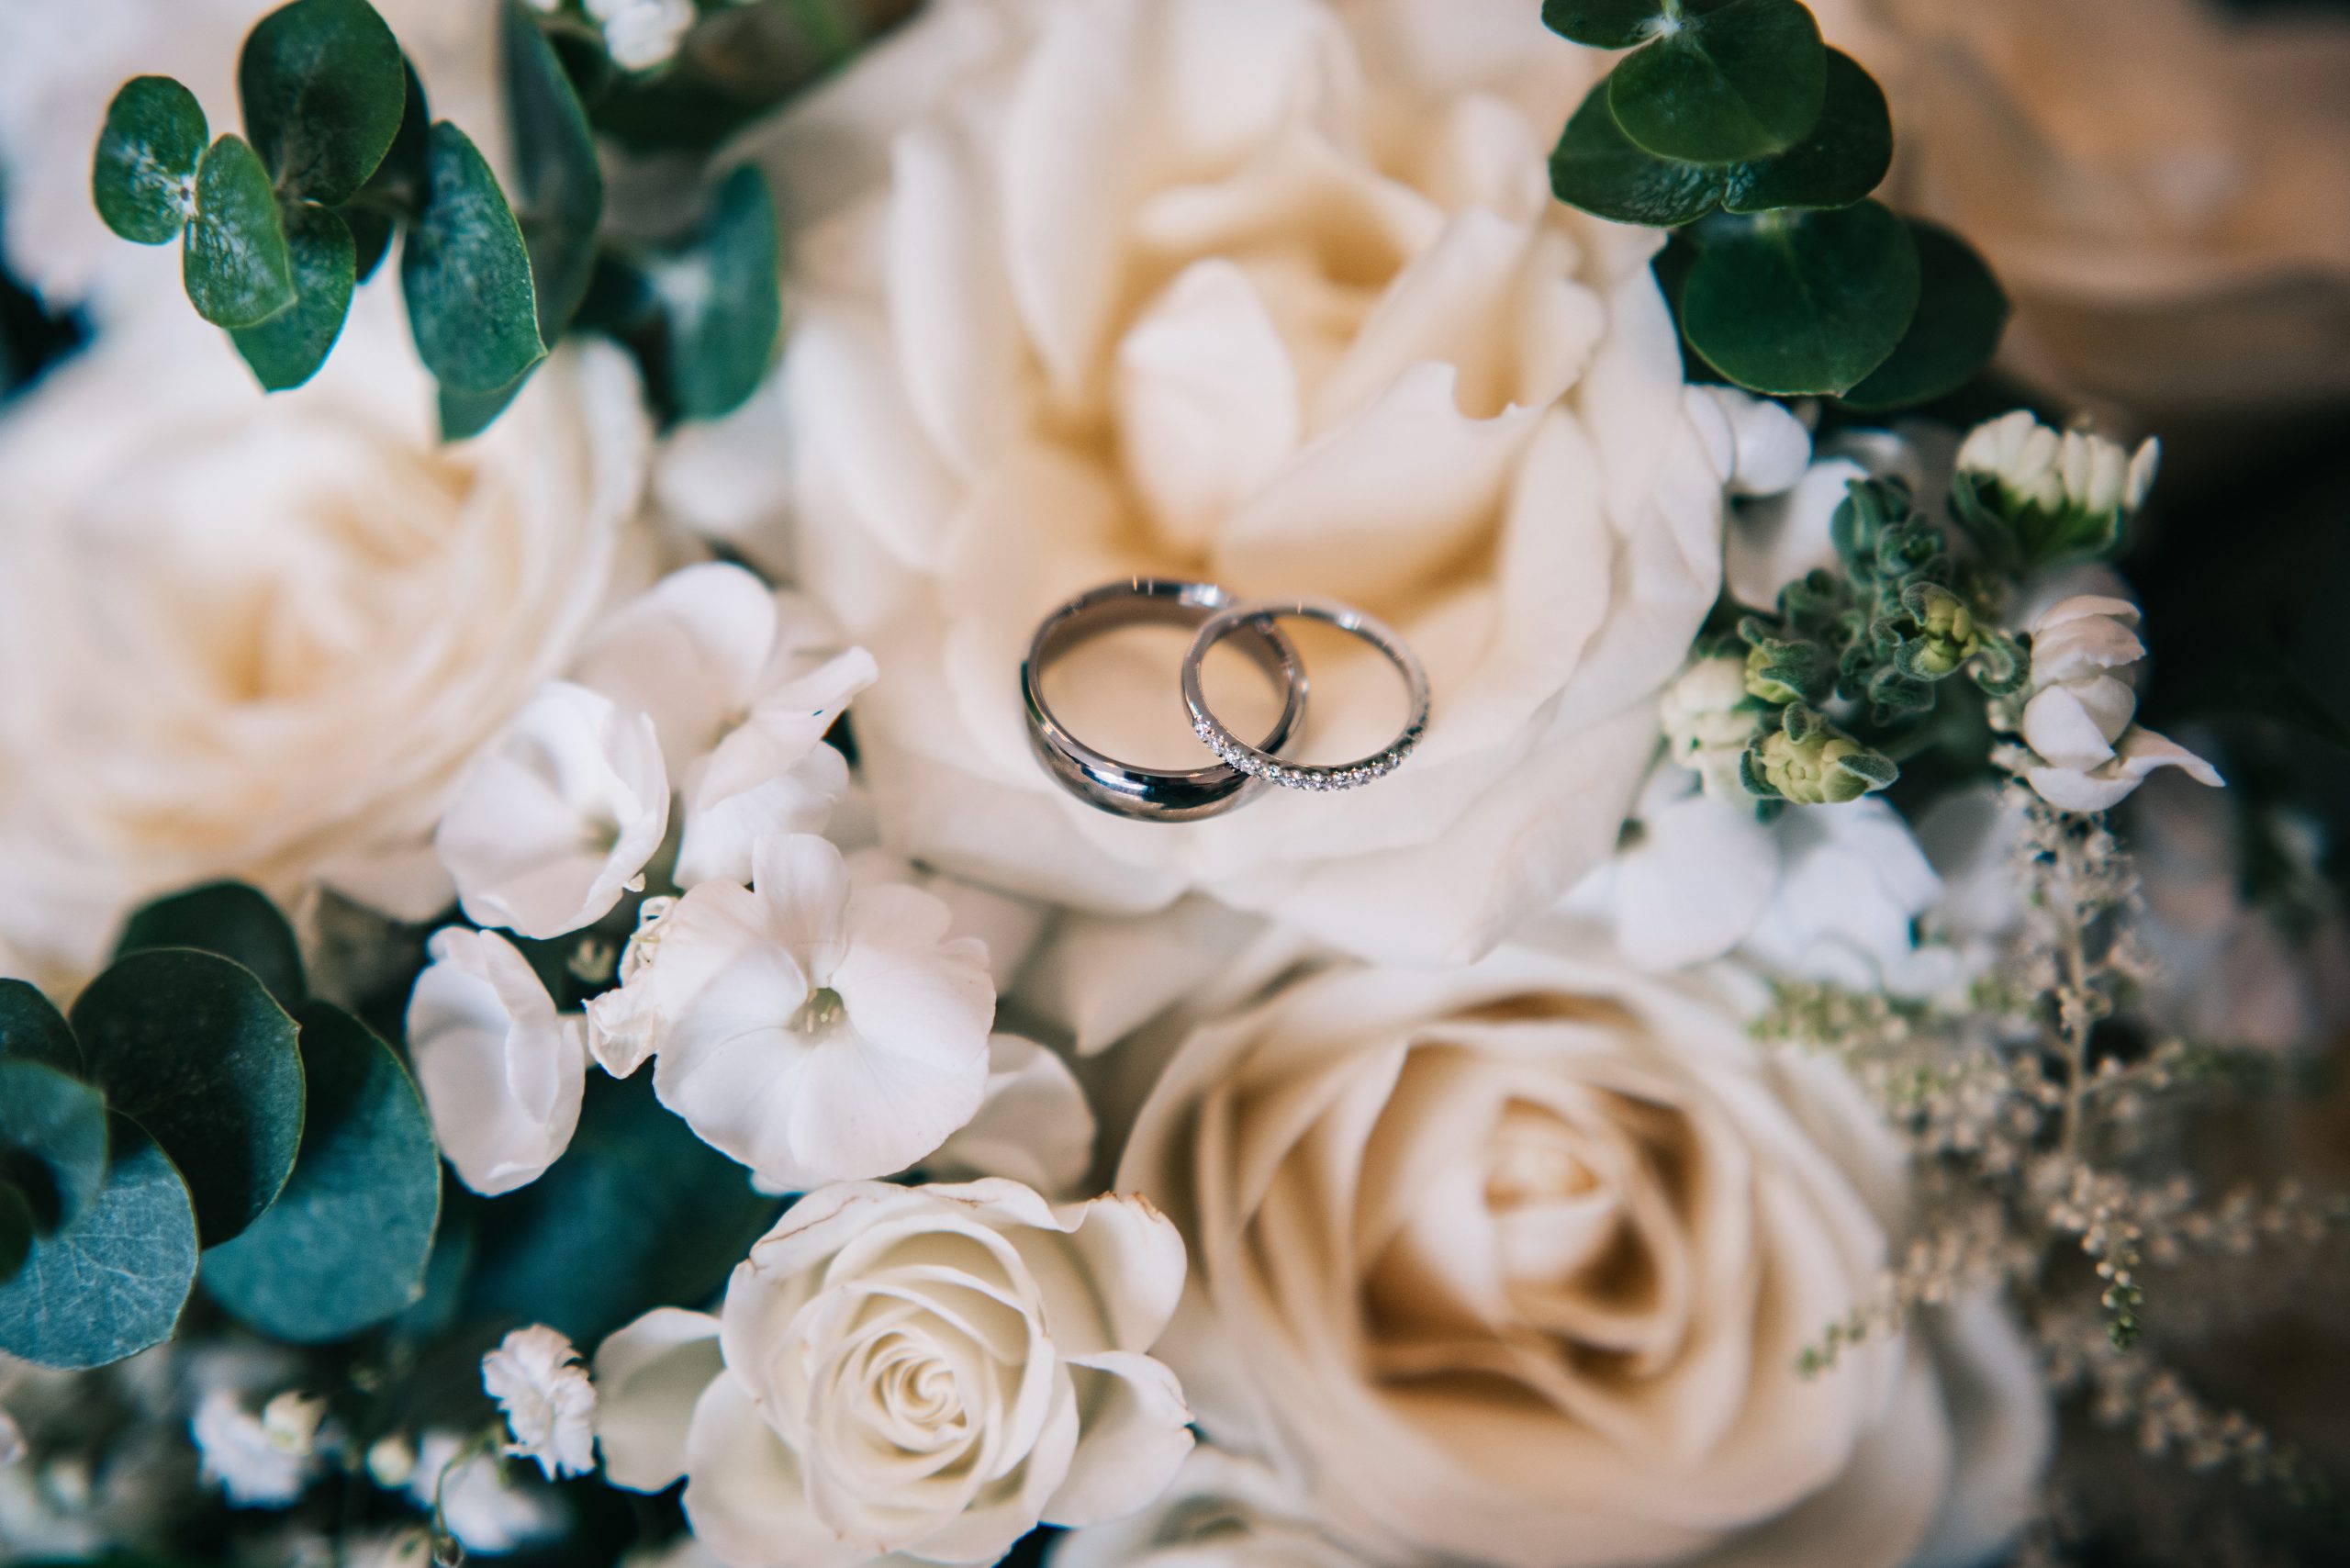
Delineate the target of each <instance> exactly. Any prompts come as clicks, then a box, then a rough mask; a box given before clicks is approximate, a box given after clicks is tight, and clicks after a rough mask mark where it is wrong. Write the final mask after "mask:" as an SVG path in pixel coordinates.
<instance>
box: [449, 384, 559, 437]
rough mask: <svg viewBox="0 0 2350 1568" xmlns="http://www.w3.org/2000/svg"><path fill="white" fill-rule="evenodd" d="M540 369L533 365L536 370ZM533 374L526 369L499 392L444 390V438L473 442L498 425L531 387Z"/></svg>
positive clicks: (450, 388)
mask: <svg viewBox="0 0 2350 1568" xmlns="http://www.w3.org/2000/svg"><path fill="white" fill-rule="evenodd" d="M536 368H537V366H535V365H533V366H532V370H535V369H536ZM530 381H531V371H530V370H526V371H524V372H523V373H522V374H521V375H519V376H516V377H515V378H514V379H513V380H512V381H510V382H509V383H507V384H506V385H505V386H501V387H499V388H498V390H497V391H495V392H460V391H457V390H456V389H455V388H454V387H450V386H443V387H442V388H441V397H440V404H441V439H442V441H471V440H472V439H473V438H474V437H475V436H477V435H479V434H481V432H482V431H486V430H487V429H488V428H489V427H490V426H491V425H492V424H494V423H495V422H497V420H498V415H500V414H502V413H504V412H505V411H506V410H507V409H508V408H509V406H510V405H511V404H512V403H513V401H514V399H515V398H519V397H520V396H521V395H522V388H523V387H525V386H529V385H530Z"/></svg>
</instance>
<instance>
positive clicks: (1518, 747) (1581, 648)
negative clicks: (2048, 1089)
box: [746, 0, 1723, 960]
mask: <svg viewBox="0 0 2350 1568" xmlns="http://www.w3.org/2000/svg"><path fill="white" fill-rule="evenodd" d="M1603 63H1604V61H1603V58H1602V57H1600V56H1597V55H1594V54H1590V53H1588V52H1586V51H1584V50H1579V49H1578V48H1576V47H1575V46H1573V45H1571V44H1568V43H1566V42H1565V41H1563V40H1562V39H1559V38H1557V37H1555V36H1554V35H1551V34H1550V33H1548V32H1546V31H1545V30H1544V29H1543V28H1542V27H1541V25H1540V21H1539V6H1533V5H1531V4H1527V3H1526V0H1404V3H1401V4H1395V5H1390V6H1381V7H1371V6H1336V5H1330V4H1325V3H1324V0H1049V3H1046V4H1041V5H1033V6H1030V5H1014V4H1010V3H1008V0H948V3H946V4H943V5H939V6H934V7H932V8H931V9H930V11H929V12H928V13H927V14H926V15H925V16H924V17H923V19H921V20H920V21H918V22H916V23H914V24H912V26H910V27H909V28H907V29H906V30H905V31H904V32H902V33H901V35H899V36H898V38H897V39H894V40H893V41H892V42H890V43H888V44H885V45H884V46H882V47H881V48H880V49H878V50H875V51H874V53H873V54H872V55H871V56H870V57H869V58H868V59H867V60H866V61H864V62H860V63H859V64H858V66H857V67H856V69H855V70H853V71H852V72H850V73H848V75H847V76H845V78H844V79H843V80H842V81H841V82H840V83H838V84H835V85H834V86H833V87H831V88H829V89H827V90H826V91H823V92H822V93H819V94H816V95H812V96H811V98H810V99H809V100H808V101H807V102H806V104H805V106H802V107H800V108H799V109H797V110H795V112H793V113H792V114H791V115H789V116H788V117H787V118H784V119H783V120H781V121H780V122H778V125H777V126H776V127H775V128H773V129H771V130H770V131H767V132H765V133H762V135H761V136H760V137H759V138H757V139H756V140H755V141H754V142H753V143H752V144H750V146H749V147H748V148H747V149H746V155H748V156H754V157H756V158H757V159H758V161H759V162H761V164H762V165H763V166H764V167H765V168H766V169H767V171H769V173H770V174H772V175H773V177H774V179H775V180H776V182H777V183H778V185H779V187H780V188H781V192H782V200H783V206H784V207H785V209H786V210H787V211H789V212H791V213H793V214H794V215H795V217H796V218H797V219H798V222H797V224H796V232H797V236H798V240H797V250H796V255H795V258H794V261H793V263H792V276H793V278H794V280H795V282H796V283H797V286H798V292H797V295H796V298H795V306H796V309H795V319H796V320H797V322H798V325H797V327H796V329H795V330H794V332H793V335H792V338H791V342H790V343H789V351H788V353H787V366H786V373H787V375H788V376H789V420H788V421H787V422H788V424H789V429H790V432H791V435H792V438H793V440H792V452H791V458H790V462H791V466H792V470H793V474H794V479H795V483H796V487H797V495H798V509H799V522H800V528H799V538H798V541H797V549H798V552H799V559H800V566H801V569H802V571H803V573H804V575H805V577H806V581H807V584H808V586H809V588H811V591H813V592H814V593H815V594H816V595H817V596H818V597H819V598H821V599H823V600H825V601H826V602H827V604H828V606H829V607H830V608H831V609H832V610H834V613H835V614H836V615H837V616H838V617H839V618H840V619H841V620H842V621H843V622H844V623H845V626H846V628H847V630H848V631H849V633H851V634H852V635H854V636H855V637H856V639H857V640H858V641H860V642H862V643H863V644H865V645H866V646H867V647H869V648H870V649H871V650H872V651H873V654H874V655H875V657H876V659H877V660H878V662H879V665H880V667H881V669H882V670H883V672H884V678H883V679H882V680H881V681H880V683H879V684H878V685H877V686H876V687H875V688H874V689H873V690H872V691H871V692H870V693H868V694H867V696H865V697H863V698H861V699H860V700H859V703H858V708H857V737H858V742H859V745H860V747H861V749H862V753H863V756H864V760H865V766H866V768H867V773H868V774H869V776H870V778H871V781H872V784H873V787H874V791H875V800H876V805H877V809H878V812H879V814H880V818H881V822H882V825H883V828H884V832H885V836H886V837H888V839H889V840H890V843H891V844H892V846H895V847H899V848H902V849H904V850H905V851H907V852H908V853H910V854H912V855H913V856H914V857H918V858H920V859H923V860H925V861H928V862H930V863H933V864H936V865H939V866H942V867H945V868H949V869H952V870H955V871H957V873H959V874H963V875H968V876H971V877H974V878H977V879H982V880H986V881H990V882H993V883H995V884H997V885H1000V886H1002V887H1006V888H1009V889H1013V890H1019V891H1022V892H1026V893H1031V894H1035V895H1039V896H1044V897H1048V898H1051V899H1055V900H1058V901H1064V902H1075V903H1079V904H1081V905H1085V906H1088V907H1091V908H1094V909H1098V910H1102V911H1109V912H1129V913H1132V912H1140V911H1145V910H1149V909H1154V908H1158V907H1162V906H1164V905H1167V904H1169V903H1170V902H1173V901H1174V900H1176V899H1177V898H1178V897H1179V896H1181V894H1182V893H1184V892H1185V891H1187V890H1206V891H1207V892H1209V893H1211V894H1213V895H1214V896H1215V897H1217V898H1219V899H1221V900H1224V901H1225V902H1227V903H1229V904H1232V905H1237V906H1239V907H1242V908H1245V909H1251V910H1267V909H1276V908H1277V909H1278V910H1279V912H1280V913H1281V916H1282V918H1284V919H1287V920H1292V921H1295V922H1299V923H1301V924H1304V925H1305V926H1307V927H1310V928H1311V929H1313V930H1314V931H1315V932H1316V933H1318V934H1319V935H1322V936H1324V937H1325V938H1326V939H1327V940H1330V941H1332V942H1335V943H1337V944H1339V945H1341V946H1346V947H1348V948H1349V949H1352V950H1355V951H1358V952H1363V953H1369V954H1378V955H1390V956H1395V957H1399V958H1410V959H1416V960H1427V959H1435V958H1448V957H1449V958H1461V957H1466V956H1471V955H1473V954H1475V953H1477V952H1479V951H1482V950H1483V949H1484V948H1485V947H1487V946H1490V945H1491V944H1492V943H1493V942H1494V940H1496V939H1497V938H1498V936H1499V935H1501V934H1502V933H1503V932H1504V931H1505V930H1506V928H1507V927H1508V926H1509V925H1510V924H1512V923H1513V922H1514V921H1515V920H1516V918H1517V917H1518V916H1520V915H1521V914H1523V913H1526V912H1527V910H1529V909H1532V908H1535V907H1538V906H1539V905H1540V904H1542V903H1544V902H1547V901H1548V900H1549V899H1550V898H1551V897H1553V896H1555V895H1556V894H1557V893H1558V892H1559V891H1560V890H1561V889H1562V888H1564V887H1565V886H1567V885H1568V884H1569V883H1570V882H1572V880H1573V879H1574V878H1575V877H1576V876H1577V875H1578V874H1580V873H1581V872H1582V871H1583V870H1584V869H1586V868H1589V866H1590V865H1592V864H1593V863H1594V862H1595V861H1596V860H1597V859H1598V858H1599V857H1601V856H1602V855H1604V854H1605V853H1606V850H1607V849H1608V848H1609V847H1610V846H1612V845H1613V843H1614V842H1615V837H1616V832H1617V825H1618V823H1620V822H1621V821H1622V819H1623V814H1624V808H1625V806H1626V805H1627V804H1628V801H1630V799H1631V796H1632V793H1633V790H1634V789H1635V788H1636V787H1637V785H1638V784H1639V778H1640V775H1641V773H1642V772H1643V770H1644V768H1645V767H1646V765H1647V762H1648V759H1649V756H1650V753H1651V747H1652V745H1653V744H1654V741H1655V723H1654V718H1653V704H1652V703H1651V701H1650V699H1651V696H1652V694H1653V692H1654V691H1655V689H1657V687H1659V686H1660V685H1661V684H1662V682H1663V681H1664V680H1665V679H1666V678H1668V677H1670V676H1671V675H1672V674H1673V670H1674V668H1675V667H1676V666H1677V665H1678V664H1679V662H1680V660H1681V658H1682V656H1683V655H1684V653H1685V651H1686V649H1687V647H1688V644H1689V641H1690V638H1691V636H1692V635H1693V633H1695V631H1696V629H1697V626H1698V623H1699V621H1700V619H1701V618H1702V616H1703V615H1704V613H1705V610H1706V609H1707V606H1708V605H1709V604H1710V603H1711V602H1712V599H1713V597H1714V591H1715V586H1716V582H1717V579H1718V569H1719V557H1720V544H1719V528H1720V491H1721V484H1722V479H1723V475H1722V474H1721V473H1720V472H1719V471H1718V469H1717V467H1716V465H1715V463H1714V460H1713V458H1712V457H1710V456H1709V455H1708V454H1707V446H1706V444H1705V442H1703V441H1702V440H1701V439H1700V437H1699V435H1698V433H1697V430H1696V427H1695V423H1694V422H1693V420H1692V417H1691V415H1690V414H1689V411H1688V406H1687V404H1686V402H1685V400H1684V387H1683V386H1682V381H1681V373H1680V359H1679V351H1678V348H1677V346H1676V344H1675V341H1674V336H1673V324H1672V322H1671V320H1670V319H1669V318H1668V315H1667V312H1666V310H1665V308H1664V305H1663V302H1662V298H1661V297H1660V296H1659V294H1658V291H1657V287H1656V285H1655V283H1654V280H1653V279H1652V277H1651V274H1650V272H1649V269H1648V265H1647V263H1648V259H1649V256H1650V254H1651V251H1652V249H1653V246H1654V237H1653V236H1652V235H1649V234H1646V233H1643V232H1639V231H1634V230H1624V229H1617V228H1612V227H1610V226H1607V225H1604V224H1600V223H1597V222H1595V221H1591V220H1588V219H1586V218H1583V217H1582V216H1580V215H1578V214H1576V213H1573V212H1572V211H1570V210H1568V209H1566V208H1564V207H1560V206H1559V205H1558V204H1556V203H1555V202H1553V201H1552V200H1551V199H1550V193H1549V186H1548V183H1547V179H1546V175H1545V172H1544V158H1545V154H1546V152H1547V150H1548V149H1549V147H1550V143H1551V141H1552V140H1553V139H1554V137H1555V136H1556V134H1557V129H1558V127H1559V125H1560V124H1561V122H1562V121H1563V119H1564V118H1565V116H1566V114H1567V112H1568V111H1569V109H1571V108H1572V106H1573V104H1574V103H1575V102H1576V100H1577V98H1578V97H1579V95H1581V93H1582V92H1583V89H1584V87H1585V86H1586V85H1587V84H1588V83H1589V82H1590V81H1591V80H1592V79H1593V77H1594V76H1595V73H1596V72H1597V71H1598V70H1599V69H1600V68H1601V67H1602V65H1603ZM1717 422H1718V420H1717ZM1133 573H1156V574H1162V575H1166V574H1172V575H1187V576H1205V577H1214V579H1216V580H1218V581H1220V582H1223V583H1225V584H1227V585H1229V586H1230V587H1232V588H1235V589H1237V590H1239V591H1242V592H1244V593H1271V592H1300V591H1303V592H1313V593H1323V594H1333V595H1337V596H1340V597H1342V598H1345V599H1351V600H1353V601H1355V602H1357V603H1359V604H1360V605H1362V606H1363V607H1365V608H1367V609H1369V610H1372V611H1374V612H1375V613H1377V614H1379V615H1381V616H1382V617H1385V618H1387V619H1388V620H1390V621H1391V622H1393V623H1394V624H1395V625H1397V626H1398V627H1399V628H1400V629H1401V631H1402V632H1403V633H1404V635H1405V636H1406V637H1407V638H1408V639H1409V640H1410V641H1411V642H1412V644H1414V645H1415V646H1416V648H1417V650H1418V651H1419V653H1420V655H1421V656H1422V657H1423V658H1424V659H1425V660H1426V662H1427V667H1428V671H1429V675H1430V678H1431V680H1432V683H1433V686H1434V690H1435V713H1434V720H1433V723H1432V725H1431V727H1430V728H1429V730H1428V733H1427V740H1426V742H1425V744H1424V745H1422V746H1421V747H1420V749H1419V751H1418V752H1417V753H1416V755H1415V756H1414V757H1413V759H1412V761H1411V762H1410V764H1409V765H1408V766H1407V767H1405V768H1404V769H1403V770H1402V771H1400V772H1399V773H1398V774H1397V775H1396V776H1395V777H1394V778H1392V779H1387V780H1383V781H1382V782H1381V783H1380V784H1378V785H1376V786H1374V787H1372V788H1369V789H1366V790H1360V791H1355V792H1351V793H1348V794H1345V795H1323V794H1315V795H1311V796H1307V795H1299V794H1289V793H1277V794H1276V795H1274V796H1273V797H1271V798H1268V799H1264V800H1260V801H1257V802H1254V803H1252V804H1251V805H1249V806H1248V808H1247V809H1246V810H1244V811H1239V812H1233V813H1231V814H1230V815H1227V816H1225V817H1221V818H1218V819H1216V820H1214V821H1213V822H1209V823H1196V824H1192V825H1187V826H1184V827H1181V828H1180V829H1170V828H1168V827H1165V826H1162V825H1159V824H1156V823H1135V822H1130V821H1126V820H1124V819H1119V818H1113V817H1111V816H1107V815H1104V814H1102V813H1101V812H1096V811H1093V810H1092V809H1091V808H1089V807H1087V806H1084V805H1082V804H1080V803H1079V802H1077V801H1074V800H1072V799H1070V798H1069V796H1068V795H1066V794H1064V793H1063V792H1062V791H1061V790H1059V789H1058V788H1057V787H1056V786H1055V785H1054V784H1053V783H1052V782H1051V781H1050V780H1049V779H1048V778H1047V777H1046V774H1045V773H1044V772H1043V771H1042V770H1041V769H1040V768H1039V767H1038V766H1037V764H1036V763H1035V759H1034V758H1033V757H1032V756H1030V754H1029V750H1028V745H1027V740H1026V737H1025V735H1024V731H1023V717H1022V708H1021V700H1020V694H1019V683H1018V673H1017V672H1018V668H1019V665H1020V659H1021V655H1022V653H1023V651H1024V647H1025V644H1026V642H1027V639H1028V637H1029V634H1030V633H1031V631H1032V630H1033V629H1034V627H1035V623H1036V622H1037V620H1038V619H1039V617H1041V616H1042V615H1043V614H1044V613H1045V612H1046V610H1049V609H1051V608H1052V607H1053V606H1054V605H1056V604H1057V603H1058V602H1059V601H1061V600H1062V599H1065V598H1067V597H1068V596H1069V595H1070V594H1072V593H1075V592H1077V591H1080V590H1081V589H1083V588H1090V587H1092V586H1094V585H1096V584H1098V583H1101V582H1102V581H1105V580H1108V579H1112V578H1116V577H1125V576H1127V575H1129V574H1133ZM1092 652H1094V653H1098V654H1100V655H1101V656H1099V657H1091V656H1088V655H1087V654H1083V653H1080V655H1077V656H1076V657H1074V658H1073V659H1072V660H1071V661H1070V662H1069V665H1068V666H1065V668H1064V670H1063V672H1062V673H1063V674H1065V675H1066V676H1067V678H1068V679H1069V682H1070V683H1071V684H1070V687H1069V691H1068V694H1067V696H1066V698H1062V697H1057V698H1056V702H1057V705H1058V706H1059V707H1060V710H1061V711H1062V713H1063V714H1064V716H1065V717H1067V718H1069V720H1070V722H1072V724H1073V725H1075V726H1078V727H1080V729H1081V731H1082V732H1083V733H1084V734H1086V735H1087V738H1088V739H1090V740H1093V741H1095V742H1097V744H1100V745H1103V746H1104V747H1106V748H1108V749H1112V750H1116V751H1123V752H1125V754H1126V755H1128V756H1134V757H1136V759H1137V760H1143V761H1160V762H1165V763H1168V764H1171V765H1175V766H1184V767H1190V766H1195V765H1196V762H1197V761H1198V760H1199V758H1200V757H1201V756H1202V755H1203V754H1201V753H1200V752H1199V749H1198V745H1197V742H1196V741H1195V740H1194V739H1193V737H1192V735H1191V734H1190V732H1189V730H1188V728H1186V727H1185V724H1184V722H1183V718H1182V711H1181V704H1180V702H1179V700H1178V699H1177V696H1176V688H1175V684H1174V660H1173V658H1172V656H1171V653H1172V649H1170V650H1169V654H1170V656H1169V657H1167V658H1166V659H1164V660H1163V661H1159V662H1153V661H1151V660H1148V659H1145V658H1138V657H1137V658H1130V659H1125V660H1121V659H1120V658H1119V657H1117V656H1116V655H1114V654H1113V653H1112V652H1111V650H1109V649H1107V648H1102V649H1096V650H1092ZM1313 678H1314V689H1313V708H1312V720H1311V734H1310V735H1309V738H1308V743H1307V745H1308V752H1309V754H1310V755H1317V756H1331V757H1335V756H1345V755H1356V754H1360V753H1363V752H1368V751H1371V750H1374V749H1376V748H1377V747H1378V746H1379V745H1382V744H1383V743H1384V742H1385V741H1386V739H1388V738H1389V736H1390V735H1391V734H1393V729H1394V727H1395V725H1396V723H1397V722H1399V719H1398V715H1399V714H1400V712H1401V706H1402V705H1401V702H1400V700H1399V699H1398V698H1397V696H1396V695H1395V687H1394V678H1393V672H1392V671H1391V670H1390V669H1388V667H1387V666H1385V664H1384V663H1383V662H1382V661H1381V660H1379V659H1378V658H1377V657H1376V656H1374V655H1367V654H1364V653H1362V652H1361V650H1360V649H1348V650H1343V651H1335V650H1334V651H1333V652H1332V653H1331V654H1329V655H1326V656H1322V657H1318V658H1317V659H1316V661H1315V666H1314V671H1313ZM1236 717H1237V716H1236Z"/></svg>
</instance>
